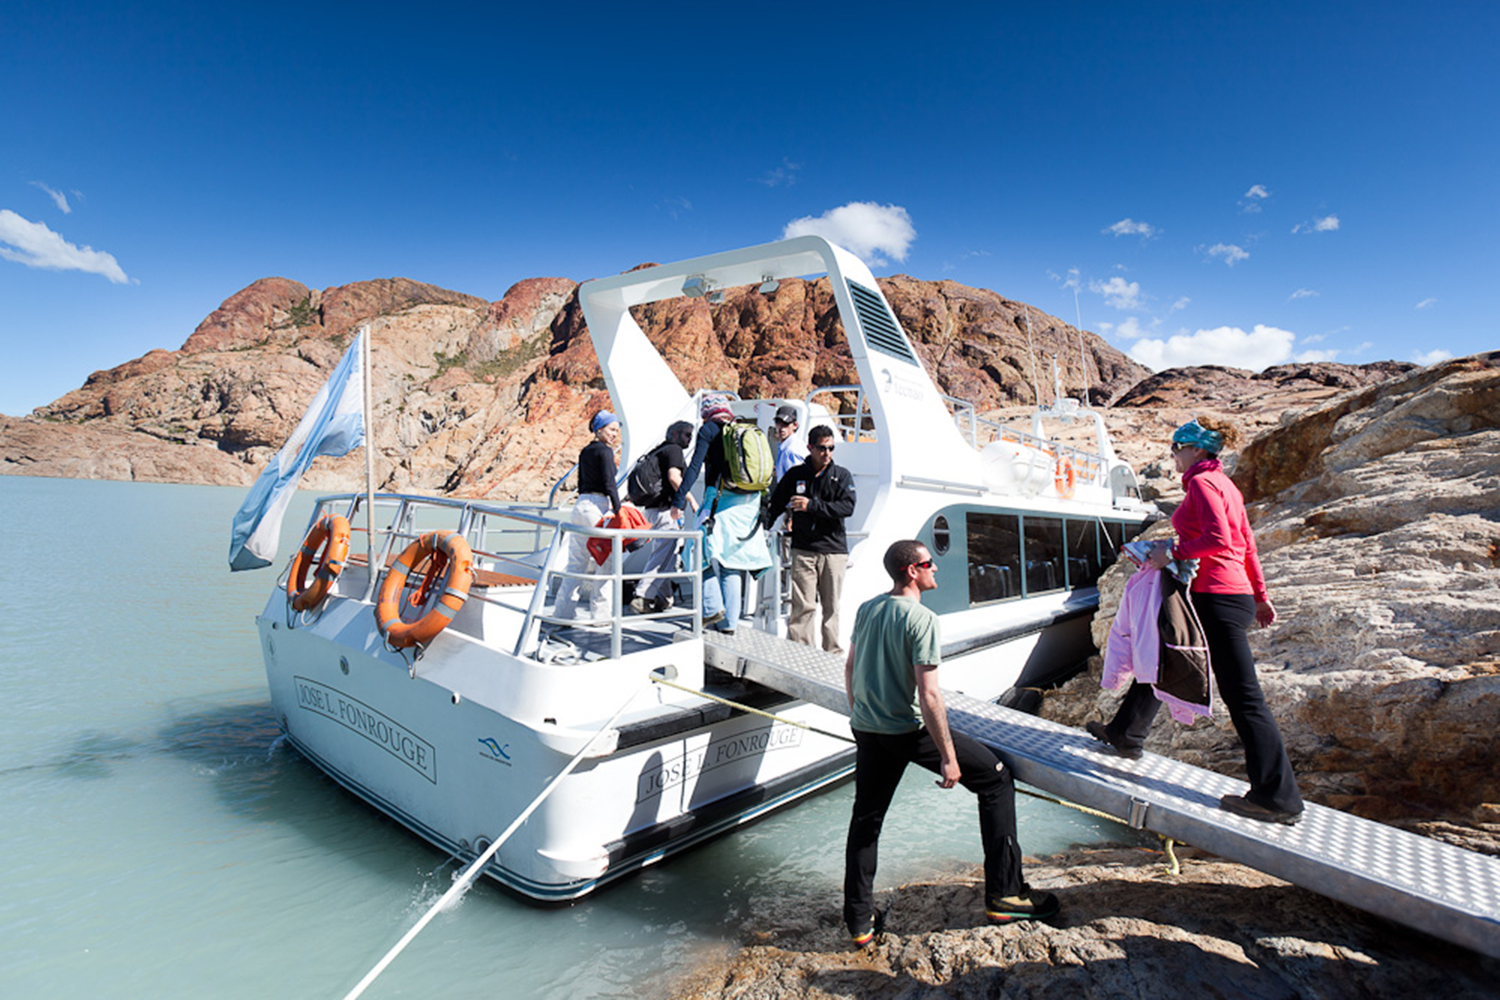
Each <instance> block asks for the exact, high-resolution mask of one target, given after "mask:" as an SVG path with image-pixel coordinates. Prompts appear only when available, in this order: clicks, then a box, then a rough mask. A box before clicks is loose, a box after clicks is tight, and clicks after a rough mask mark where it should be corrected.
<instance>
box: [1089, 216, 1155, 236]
mask: <svg viewBox="0 0 1500 1000" xmlns="http://www.w3.org/2000/svg"><path fill="white" fill-rule="evenodd" d="M1099 231H1100V232H1101V233H1114V234H1115V235H1116V236H1139V237H1140V238H1141V239H1142V240H1149V239H1150V238H1151V237H1153V236H1160V235H1161V230H1160V229H1157V228H1156V227H1155V226H1153V225H1151V223H1149V222H1136V221H1135V220H1134V219H1121V220H1120V221H1119V222H1116V223H1115V224H1114V225H1112V226H1108V227H1106V228H1104V229H1101V230H1099Z"/></svg>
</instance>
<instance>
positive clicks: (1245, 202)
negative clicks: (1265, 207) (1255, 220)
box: [1240, 184, 1271, 213]
mask: <svg viewBox="0 0 1500 1000" xmlns="http://www.w3.org/2000/svg"><path fill="white" fill-rule="evenodd" d="M1269 197H1271V192H1269V191H1267V190H1266V186H1265V185H1264V184H1252V185H1250V190H1249V191H1246V192H1245V193H1244V194H1243V195H1241V196H1240V211H1242V212H1250V213H1255V212H1259V211H1260V203H1261V202H1263V201H1265V200H1266V199H1267V198H1269Z"/></svg>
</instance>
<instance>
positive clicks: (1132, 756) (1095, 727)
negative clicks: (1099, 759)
mask: <svg viewBox="0 0 1500 1000" xmlns="http://www.w3.org/2000/svg"><path fill="white" fill-rule="evenodd" d="M1083 728H1084V729H1087V730H1088V733H1089V735H1090V736H1092V737H1093V738H1094V739H1096V740H1098V741H1099V742H1100V743H1103V744H1104V745H1105V746H1107V747H1109V748H1110V749H1111V750H1113V751H1114V753H1115V756H1116V757H1124V758H1125V759H1126V760H1140V759H1141V748H1140V747H1129V746H1121V745H1120V744H1119V743H1116V742H1115V741H1114V740H1112V739H1110V737H1109V730H1108V729H1106V728H1104V723H1102V722H1097V721H1095V722H1090V723H1088V724H1087V725H1085V726H1084V727H1083Z"/></svg>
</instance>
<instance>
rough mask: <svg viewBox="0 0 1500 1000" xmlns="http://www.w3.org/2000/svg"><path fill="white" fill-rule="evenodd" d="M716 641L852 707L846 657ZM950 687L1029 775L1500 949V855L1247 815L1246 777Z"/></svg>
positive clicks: (1436, 931)
mask: <svg viewBox="0 0 1500 1000" xmlns="http://www.w3.org/2000/svg"><path fill="white" fill-rule="evenodd" d="M705 641H706V642H707V643H708V644H709V645H710V646H711V647H712V649H713V651H714V652H715V653H716V654H717V656H716V658H717V660H718V661H719V662H720V665H721V666H726V667H728V668H730V669H733V670H734V671H735V672H736V673H738V674H740V675H742V676H744V677H747V678H749V679H751V680H754V681H756V682H758V683H760V684H764V685H766V686H767V687H770V688H774V689H776V690H778V691H783V692H785V693H787V694H790V695H793V696H795V697H798V698H801V699H803V700H805V701H809V702H812V703H814V704H817V705H819V706H821V707H823V708H827V709H830V710H832V711H836V712H841V713H844V714H848V710H849V709H848V703H847V701H846V696H845V693H844V664H843V658H842V657H840V656H837V655H835V654H832V653H825V652H823V651H822V650H816V649H812V648H811V647H808V646H803V645H799V644H797V643H793V642H788V641H787V640H785V639H781V638H778V637H776V636H771V635H767V634H765V633H763V632H757V631H754V630H751V629H740V630H739V632H738V634H736V635H733V636H726V635H722V634H714V635H711V636H706V637H705ZM728 661H734V662H728ZM944 697H945V699H946V701H947V705H948V722H949V725H950V726H951V727H952V728H953V729H955V730H957V731H958V732H962V733H967V734H968V735H969V736H972V737H973V738H975V739H977V740H979V741H980V742H982V743H986V744H988V745H990V746H992V747H994V748H996V749H997V750H1000V751H1002V752H1003V753H1004V754H1005V756H1006V759H1007V760H1009V761H1010V762H1011V764H1012V766H1013V767H1014V769H1015V772H1016V777H1018V778H1019V779H1020V780H1022V781H1024V782H1026V783H1027V784H1029V785H1033V786H1035V787H1037V788H1041V789H1045V790H1046V791H1049V792H1052V793H1053V794H1055V795H1060V796H1062V797H1064V798H1067V799H1069V800H1071V801H1073V802H1077V803H1079V804H1080V805H1086V806H1091V807H1092V808H1095V809H1099V810H1102V811H1104V812H1107V813H1110V814H1112V815H1115V816H1118V817H1120V818H1121V820H1122V821H1125V822H1128V823H1130V825H1131V826H1134V827H1137V828H1141V829H1146V830H1150V831H1152V832H1153V833H1157V834H1160V835H1162V836H1164V837H1171V838H1173V839H1176V840H1180V841H1182V842H1183V843H1187V844H1191V845H1193V846H1194V847H1199V848H1202V849H1203V850H1206V851H1211V852H1213V853H1214V854H1217V855H1219V856H1220V857H1224V858H1228V859H1230V860H1231V861H1238V862H1240V863H1242V864H1246V865H1249V866H1250V867H1252V868H1256V869H1259V870H1260V871H1263V872H1265V873H1267V874H1268V875H1274V876H1275V877H1277V878H1280V879H1285V880H1286V881H1288V882H1291V883H1293V884H1294V885H1299V886H1302V887H1303V888H1306V889H1311V890H1312V891H1314V892H1317V893H1321V894H1322V895H1324V896H1328V897H1329V898H1331V899H1336V900H1339V901H1340V902H1343V903H1348V904H1349V905H1351V906H1356V907H1359V908H1360V909H1363V910H1367V911H1369V912H1371V913H1375V914H1378V915H1380V916H1382V917H1385V918H1387V919H1390V920H1395V921H1398V922H1400V923H1404V924H1407V925H1409V926H1411V927H1414V928H1416V929H1418V930H1421V931H1424V932H1426V933H1428V934H1432V935H1434V936H1436V937H1440V938H1443V939H1445V940H1448V941H1452V942H1454V943H1456V944H1460V945H1463V946H1465V947H1467V948H1472V949H1473V950H1475V951H1477V952H1480V953H1482V954H1485V955H1489V956H1491V957H1495V958H1500V858H1493V857H1489V856H1488V855H1484V854H1478V853H1476V852H1474V851H1466V850H1464V849H1462V848H1459V847H1454V846H1452V845H1449V844H1443V843H1440V842H1438V841H1436V840H1431V839H1429V838H1426V837H1419V836H1417V835H1415V834H1411V833H1407V832H1405V831H1403V830H1398V829H1396V828H1394V827H1390V826H1386V825H1384V824H1382V823H1375V822H1372V821H1370V820H1365V819H1360V818H1359V817H1357V816H1351V815H1349V814H1347V813H1342V812H1339V811H1338V810H1335V809H1327V808H1324V807H1322V806H1317V805H1312V804H1309V805H1308V806H1307V811H1306V812H1305V813H1304V814H1303V817H1302V821H1301V822H1300V823H1298V824H1297V825H1296V826H1277V825H1274V824H1267V823H1260V822H1257V821H1255V820H1250V819H1243V818H1241V817H1238V816H1234V815H1232V814H1230V813H1227V812H1224V811H1222V810H1220V809H1219V808H1218V801H1219V796H1221V795H1223V794H1225V793H1232V792H1242V791H1243V790H1244V782H1242V781H1237V780H1235V779H1233V778H1228V777H1225V776H1224V775H1221V774H1217V773H1215V772H1213V771H1206V770H1203V769H1202V768H1197V767H1192V766H1190V765H1187V764H1183V763H1180V762H1178V761H1175V760H1171V759H1170V758H1166V757H1160V756H1158V755H1156V754H1151V753H1148V754H1146V755H1145V756H1144V757H1143V758H1142V759H1141V760H1136V761H1131V760H1125V759H1123V758H1120V757H1117V756H1115V755H1114V754H1113V753H1111V752H1109V751H1108V750H1106V749H1104V748H1103V747H1101V746H1100V745H1099V744H1098V743H1096V742H1095V741H1094V740H1093V739H1092V738H1091V737H1089V736H1088V735H1086V734H1084V733H1083V732H1081V731H1080V730H1077V729H1072V728H1070V727H1068V726H1062V725H1058V724H1057V723H1054V722H1048V721H1046V720H1044V719H1039V718H1036V717H1035V716H1031V715H1026V714H1025V713H1023V712H1017V711H1013V710H1011V709H1007V708H1002V707H1000V706H998V705H993V704H990V703H989V702H984V701H979V700H977V699H974V698H969V697H967V696H965V695H960V694H954V693H951V692H944Z"/></svg>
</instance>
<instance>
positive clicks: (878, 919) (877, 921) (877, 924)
mask: <svg viewBox="0 0 1500 1000" xmlns="http://www.w3.org/2000/svg"><path fill="white" fill-rule="evenodd" d="M884 931H885V914H884V913H877V914H875V915H874V916H872V917H871V918H870V925H869V926H868V927H866V928H865V929H864V930H863V931H862V932H860V933H858V934H856V933H854V932H853V931H850V932H849V939H850V940H851V941H852V942H853V943H854V947H856V948H863V947H865V945H867V944H869V943H870V942H872V941H874V940H875V938H876V937H877V936H879V935H880V934H882V933H884Z"/></svg>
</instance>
